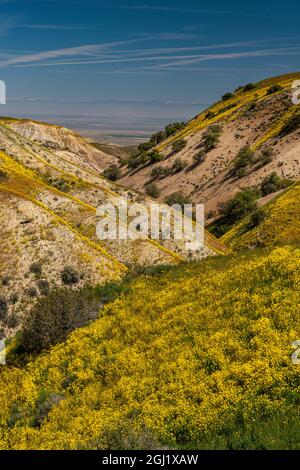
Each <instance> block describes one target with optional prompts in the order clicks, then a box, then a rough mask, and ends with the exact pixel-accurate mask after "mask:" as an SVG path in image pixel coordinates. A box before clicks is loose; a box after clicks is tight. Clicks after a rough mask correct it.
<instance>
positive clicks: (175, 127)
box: [165, 121, 185, 137]
mask: <svg viewBox="0 0 300 470" xmlns="http://www.w3.org/2000/svg"><path fill="white" fill-rule="evenodd" d="M184 126H185V122H184V121H181V122H173V123H172V124H168V125H167V126H166V127H165V132H166V135H167V137H169V136H171V135H173V134H175V133H176V132H178V131H180V130H181V129H182V128H183V127H184Z"/></svg>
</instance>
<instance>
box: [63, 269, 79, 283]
mask: <svg viewBox="0 0 300 470" xmlns="http://www.w3.org/2000/svg"><path fill="white" fill-rule="evenodd" d="M61 280H62V282H63V283H64V284H66V285H72V284H78V282H79V281H80V275H79V273H78V272H77V271H76V270H75V269H74V268H73V267H72V266H65V267H64V269H63V271H62V273H61Z"/></svg>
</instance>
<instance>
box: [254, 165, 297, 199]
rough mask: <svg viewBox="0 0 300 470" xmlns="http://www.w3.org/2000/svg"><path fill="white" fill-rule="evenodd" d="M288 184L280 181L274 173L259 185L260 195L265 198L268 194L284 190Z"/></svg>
mask: <svg viewBox="0 0 300 470" xmlns="http://www.w3.org/2000/svg"><path fill="white" fill-rule="evenodd" d="M289 184H290V182H289V181H286V180H282V179H281V178H280V177H279V176H278V175H277V173H276V172H275V171H273V173H271V174H270V175H268V176H266V178H265V179H264V180H263V181H262V183H261V187H260V188H261V194H262V196H267V195H268V194H271V193H275V192H276V191H279V190H280V189H284V188H286V187H287V186H288V185H289Z"/></svg>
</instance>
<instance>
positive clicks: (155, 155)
mask: <svg viewBox="0 0 300 470" xmlns="http://www.w3.org/2000/svg"><path fill="white" fill-rule="evenodd" d="M149 158H150V163H156V162H161V161H162V160H163V159H164V156H163V155H162V154H161V153H159V152H157V150H153V152H151V153H149Z"/></svg>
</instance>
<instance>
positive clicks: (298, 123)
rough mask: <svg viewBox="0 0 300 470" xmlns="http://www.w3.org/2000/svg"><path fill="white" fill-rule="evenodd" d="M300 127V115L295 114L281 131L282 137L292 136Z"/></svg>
mask: <svg viewBox="0 0 300 470" xmlns="http://www.w3.org/2000/svg"><path fill="white" fill-rule="evenodd" d="M299 127H300V113H298V114H295V115H294V116H292V117H291V118H290V120H289V121H288V122H287V124H285V126H283V128H282V129H281V135H286V134H290V133H291V132H293V131H296V130H297V129H299Z"/></svg>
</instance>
